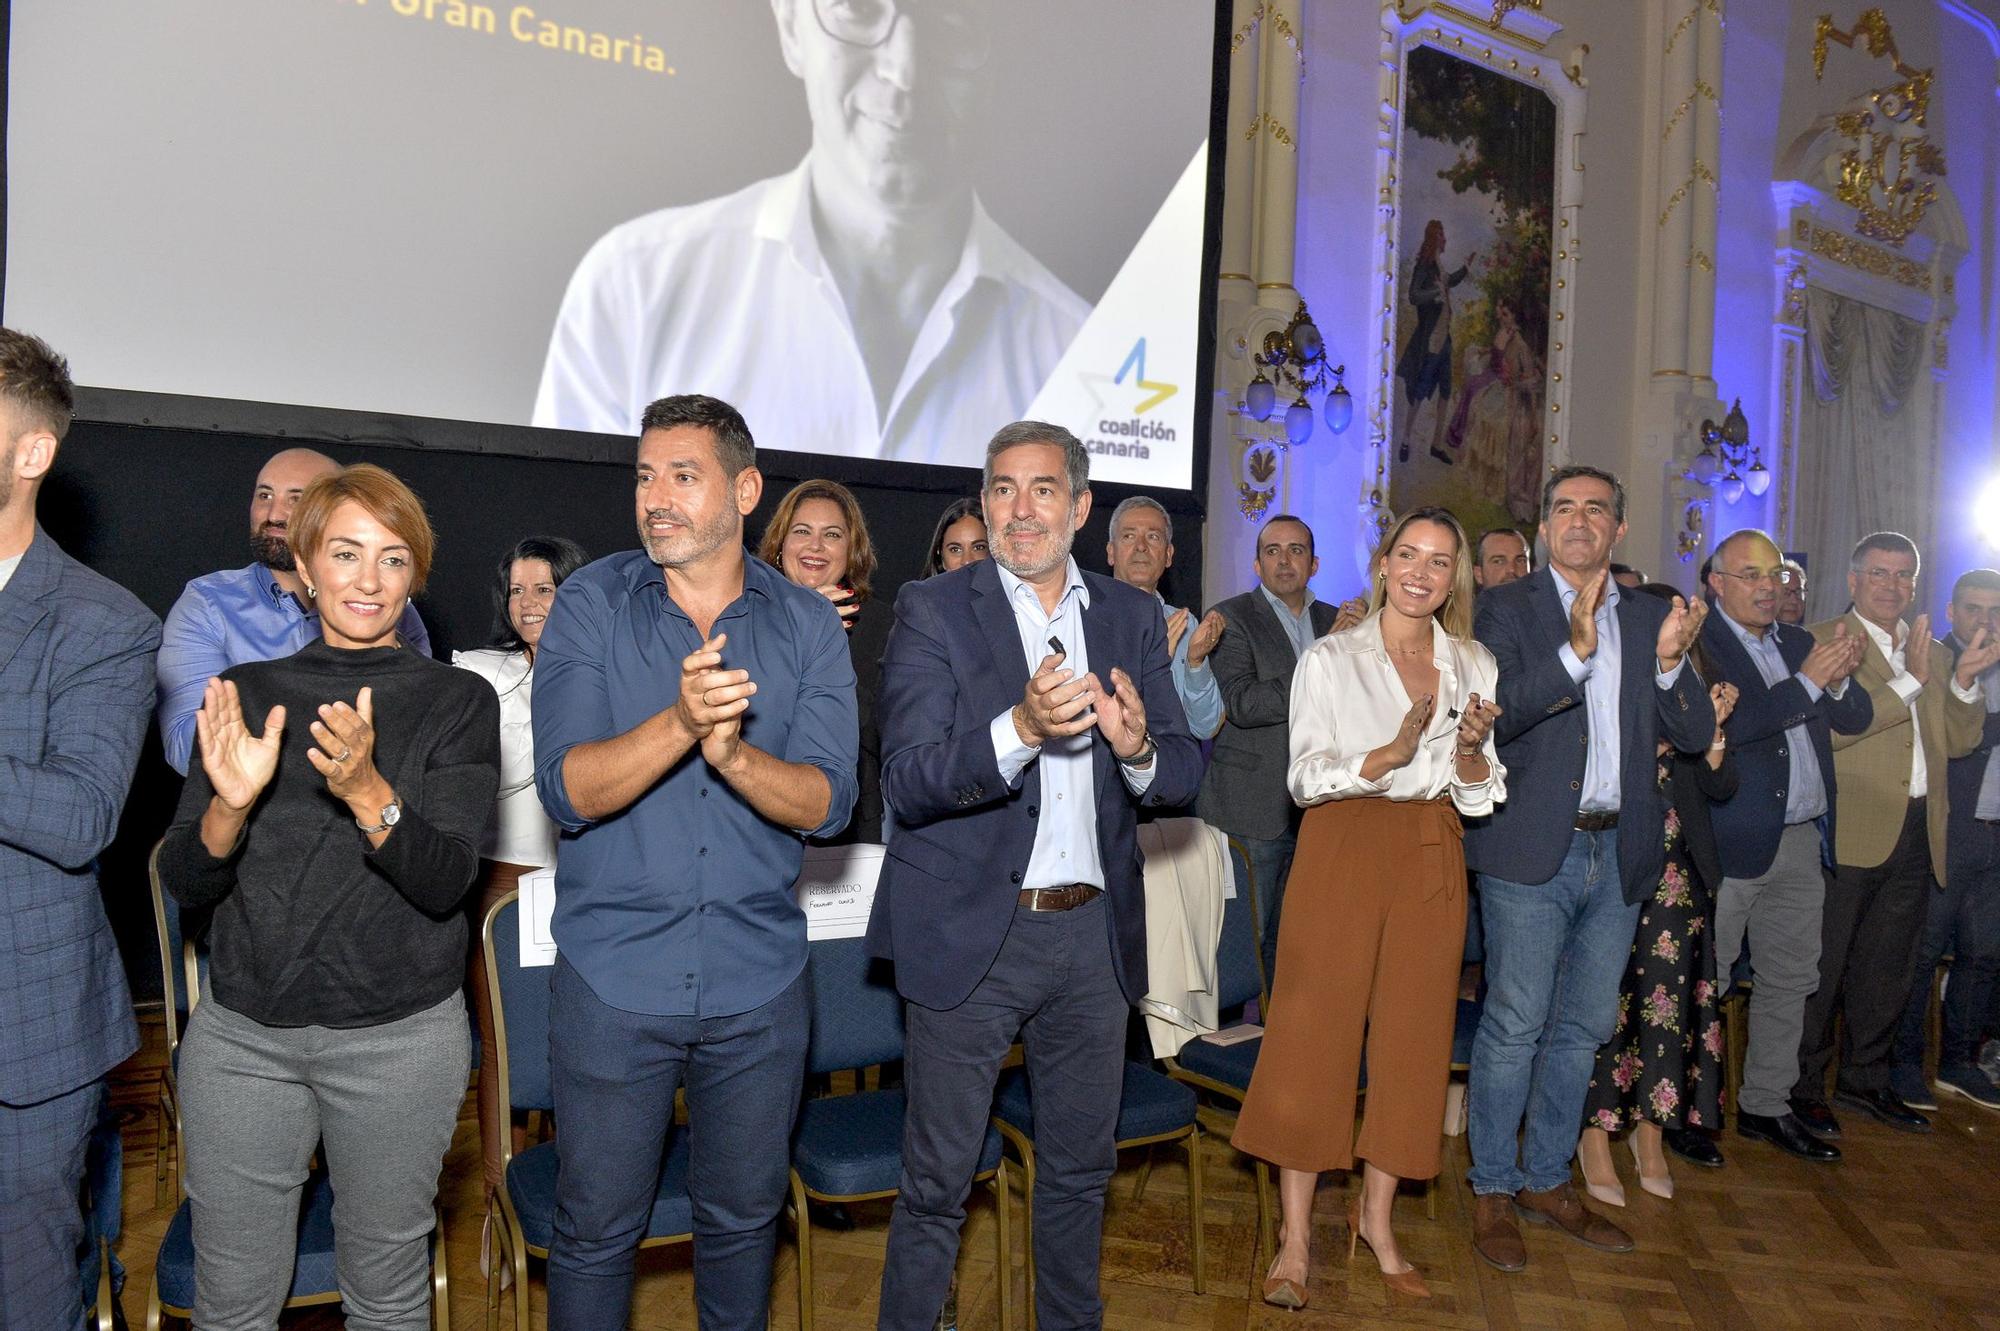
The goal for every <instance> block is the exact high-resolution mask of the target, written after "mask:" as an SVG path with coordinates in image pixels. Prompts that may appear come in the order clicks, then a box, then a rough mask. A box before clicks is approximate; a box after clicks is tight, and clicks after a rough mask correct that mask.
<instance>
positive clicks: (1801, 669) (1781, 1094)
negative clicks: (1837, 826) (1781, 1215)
mask: <svg viewBox="0 0 2000 1331" xmlns="http://www.w3.org/2000/svg"><path fill="white" fill-rule="evenodd" d="M1783 562H1784V557H1783V556H1782V555H1780V554H1779V553H1778V547H1777V546H1776V545H1775V544H1774V543H1773V542H1772V541H1771V538H1770V537H1768V536H1766V535H1765V534H1764V533H1763V532H1761V531H1755V530H1744V531H1739V532H1735V533H1733V534H1731V535H1730V536H1728V537H1727V538H1725V539H1724V540H1723V542H1722V543H1721V544H1720V545H1718V546H1717V547H1716V548H1715V555H1714V558H1713V559H1712V560H1711V561H1710V567H1709V572H1708V576H1707V582H1708V590H1709V594H1710V596H1711V597H1713V598H1714V601H1715V609H1716V611H1717V613H1715V614H1712V615H1710V616H1709V617H1708V621H1707V623H1706V624H1704V625H1703V626H1702V635H1701V640H1702V647H1703V648H1704V650H1705V652H1706V655H1707V658H1708V661H1709V663H1710V664H1711V666H1712V668H1713V669H1714V671H1715V673H1716V674H1718V675H1719V676H1720V677H1721V679H1720V681H1719V682H1726V683H1730V684H1734V685H1735V686H1736V689H1737V701H1736V709H1735V711H1733V712H1732V713H1731V714H1730V717H1729V720H1728V721H1727V722H1725V723H1724V724H1723V728H1722V729H1723V743H1725V744H1726V745H1728V746H1729V747H1731V748H1734V749H1735V750H1736V770H1737V773H1738V781H1737V787H1736V795H1735V797H1734V798H1733V799H1730V800H1727V801H1725V802H1724V803H1721V804H1717V805H1714V806H1713V807H1712V808H1711V809H1710V811H1709V812H1710V816H1711V818H1712V819H1713V821H1714V823H1715V840H1716V845H1717V848H1718V849H1719V850H1720V851H1721V856H1722V886H1721V887H1720V888H1719V889H1718V890H1717V892H1716V898H1715V956H1716V959H1717V963H1718V965H1719V966H1720V967H1721V969H1722V977H1721V978H1722V979H1723V980H1724V982H1727V980H1728V978H1729V970H1730V967H1731V966H1732V965H1733V964H1734V962H1735V960H1736V957H1737V955H1738V954H1739V953H1740V952H1741V951H1742V950H1743V940H1744V938H1745V937H1746V936H1747V937H1748V938H1749V940H1750V959H1751V966H1752V968H1753V972H1752V978H1753V980H1754V982H1755V983H1754V987H1753V988H1752V989H1751V992H1750V1039H1749V1044H1748V1048H1747V1050H1746V1051H1745V1054H1744V1059H1743V1084H1742V1086H1741V1087H1740V1088H1739V1089H1738V1091H1737V1096H1736V1108H1737V1114H1736V1130H1737V1132H1738V1133H1740V1134H1741V1135H1743V1136H1745V1137H1748V1138H1751V1139H1753V1140H1756V1141H1764V1142H1769V1143H1771V1144H1772V1145H1774V1146H1777V1147H1779V1148H1780V1149H1782V1150H1786V1151H1789V1152H1791V1153H1792V1154H1793V1155H1796V1156H1800V1157H1802V1158H1804V1159H1807V1160H1819V1161H1833V1160H1838V1159H1840V1148H1839V1147H1837V1146H1834V1145H1833V1144H1832V1143H1830V1142H1826V1141H1822V1140H1820V1139H1819V1137H1818V1136H1817V1135H1816V1134H1815V1133H1814V1132H1813V1131H1812V1129H1811V1126H1810V1125H1809V1123H1808V1121H1807V1119H1806V1118H1805V1117H1804V1116H1803V1114H1801V1113H1795V1112H1794V1109H1795V1108H1797V1106H1795V1105H1794V1104H1793V1103H1792V1101H1791V1095H1792V1088H1793V1086H1794V1084H1795V1083H1796V1082H1797V1081H1798V1074H1799V1038H1800V1031H1801V1030H1802V1029H1803V1023H1804V1020H1805V1008H1806V1000H1807V998H1808V997H1810V995H1811V994H1812V992H1813V991H1814V990H1815V989H1817V988H1818V987H1819V983H1820V976H1819V955H1820V931H1821V923H1822V912H1823V910H1824V907H1825V898H1826V883H1825V878H1824V876H1823V874H1822V872H1821V869H1820V863H1821V846H1822V831H1823V832H1824V836H1825V838H1826V840H1828V841H1830V840H1831V839H1832V837H1833V834H1834V826H1833V823H1834V808H1835V804H1834V791H1835V776H1836V773H1835V766H1834V759H1833V745H1832V742H1831V733H1830V732H1838V733H1840V734H1842V735H1858V734H1860V733H1861V732H1862V731H1864V730H1866V729H1867V728H1868V722H1869V720H1870V719H1871V718H1872V717H1873V715H1874V713H1873V710H1872V709H1871V707H1870V705H1869V698H1868V694H1867V692H1866V691H1865V690H1863V689H1859V688H1854V687H1851V686H1850V682H1849V679H1848V676H1850V675H1851V674H1853V673H1854V668H1855V667H1856V666H1857V665H1858V664H1860V661H1861V649H1862V642H1863V638H1862V634H1861V631H1860V629H1859V628H1858V627H1856V628H1852V629H1850V628H1849V627H1848V626H1845V625H1841V626H1836V628H1835V629H1834V631H1833V632H1832V633H1830V634H1829V635H1828V637H1827V640H1826V641H1825V642H1822V643H1820V644H1818V645H1815V644H1814V642H1813V638H1812V635H1811V634H1809V633H1807V632H1806V631H1805V630H1804V629H1798V628H1792V627H1788V626H1786V627H1781V626H1780V625H1778V623H1777V622H1776V620H1777V611H1778V587H1779V582H1778V576H1779V573H1780V570H1781V566H1782V564H1783ZM1807 1112H1813V1113H1815V1114H1818V1115H1823V1114H1826V1106H1825V1105H1824V1104H1822V1103H1820V1102H1819V1100H1818V1099H1817V1098H1816V1099H1815V1100H1814V1101H1813V1102H1812V1104H1811V1105H1810V1106H1808V1107H1807ZM1829 1117H1830V1116H1829ZM1668 1140H1669V1144H1670V1145H1671V1146H1672V1147H1673V1149H1674V1150H1675V1151H1676V1152H1678V1153H1679V1154H1681V1155H1683V1156H1686V1157H1688V1158H1690V1159H1693V1160H1696V1161H1697V1162H1698V1163H1704V1164H1719V1163H1720V1156H1719V1154H1717V1153H1715V1151H1714V1146H1713V1143H1704V1142H1703V1141H1701V1140H1700V1139H1698V1138H1695V1137H1693V1136H1691V1135H1689V1134H1675V1135H1674V1136H1673V1137H1670V1138H1669V1139H1668ZM1710 1157H1712V1158H1710Z"/></svg>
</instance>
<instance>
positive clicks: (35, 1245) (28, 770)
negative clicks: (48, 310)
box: [0, 329, 160, 1331]
mask: <svg viewBox="0 0 2000 1331" xmlns="http://www.w3.org/2000/svg"><path fill="white" fill-rule="evenodd" d="M73 411H74V398H73V395H72V392H71V388H70V381H69V367H68V365H67V364H66V363H65V362H64V361H63V359H62V358H61V357H60V356H57V355H56V354H55V353H54V352H53V351H51V350H50V349H49V348H48V346H47V344H45V343H44V342H42V341H41V340H40V339H39V338H33V337H29V336H27V335H25V334H22V333H17V332H13V331H11V330H8V329H0V438H4V440H5V447H4V448H0V459H4V470H0V698H5V699H6V700H7V701H6V704H5V706H4V707H0V958H5V963H4V964H0V1254H4V1255H0V1327H4V1328H6V1329H7V1331H25V1329H26V1328H31V1327H32V1328H35V1331H42V1328H49V1327H60V1328H80V1327H82V1326H83V1310H82V1302H81V1300H80V1299H79V1298H78V1297H77V1274H76V1273H77V1265H76V1263H77V1245H78V1242H79V1241H80V1240H81V1238H82V1237H83V1214H82V1212H81V1211H80V1210H79V1209H78V1206H77V1187H78V1184H79V1183H80V1182H81V1181H82V1178H83V1170H84V1152H85V1147H86V1145H87V1144H88V1142H89V1138H90V1130H91V1127H92V1125H94V1124H95V1123H96V1122H97V1114H98V1109H99V1106H100V1105H101V1104H102V1102H103V1097H104V1078H105V1074H106V1073H108V1072H109V1071H110V1070H111V1069H112V1068H113V1067H116V1066H117V1065H118V1064H119V1063H120V1062H121V1061H123V1060H124V1059H125V1057H126V1056H127V1055H129V1054H131V1052H132V1051H133V1050H134V1049H136V1048H138V1046H139V1031H138V1027H137V1026H136V1025H135V1024H134V1022H133V1020H132V998H131V995H130V994H128V993H127V992H126V989H125V971H124V967H123V966H122V965H121V964H120V962H119V960H118V945H117V943H116V942H115V941H114V940H113V938H112V936H111V923H110V921H109V920H107V919H106V918H105V915H104V903H103V900H102V898H101V897H99V896H98V892H97V856H98V855H99V854H100V853H101V852H102V851H103V850H104V848H105V847H106V846H108V845H110V844H111V838H112V835H113V834H114V833H115V832H117V830H118V814H119V811H120V810H121V809H122V808H123V807H124V803H125V792H126V790H127V789H128V788H129V787H130V786H131V784H132V769H133V768H134V767H135V766H136V765H137V764H138V761H139V746H140V743H141V742H142V741H143V739H144V737H145V733H146V724H147V721H148V719H149V717H150V715H151V712H152V699H153V654H154V653H155V652H157V651H158V650H159V646H160V622H159V620H157V619H155V618H154V617H153V616H152V614H151V613H150V612H149V611H147V609H146V608H145V607H144V606H142V605H140V604H139V602H138V600H137V598H135V597H134V596H133V595H132V594H131V593H130V592H128V591H126V590H125V589H124V588H123V587H120V586H118V585H116V584H115V583H112V582H109V581H107V580H105V579H104V578H102V577H99V576H98V575H97V574H95V573H92V572H91V571H90V570H89V569H87V568H85V567H83V565H81V564H79V563H77V562H76V561H75V560H73V559H71V558H70V557H69V556H68V555H66V554H64V553H63V552H62V551H61V550H60V549H59V548H57V546H56V543H55V542H54V541H52V540H50V539H49V537H48V534H47V533H46V532H44V531H42V530H41V528H40V527H38V526H36V525H35V499H36V495H37V493H38V492H39V491H40V489H41V485H42V481H43V479H44V478H46V477H47V476H48V474H49V469H50V467H51V466H52V465H53V464H54V462H55V457H56V450H57V448H58V446H59V445H60V443H61V440H62V436H63V434H64V432H65V431H67V429H68V428H69V422H70V417H71V415H72V413H73Z"/></svg>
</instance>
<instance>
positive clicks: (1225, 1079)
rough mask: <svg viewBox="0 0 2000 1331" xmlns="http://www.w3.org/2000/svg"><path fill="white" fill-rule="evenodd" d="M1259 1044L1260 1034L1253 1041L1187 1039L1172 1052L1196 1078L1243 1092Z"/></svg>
mask: <svg viewBox="0 0 2000 1331" xmlns="http://www.w3.org/2000/svg"><path fill="white" fill-rule="evenodd" d="M1263 1047H1264V1037H1262V1036H1261V1035H1260V1036H1258V1037H1257V1038H1256V1039H1254V1040H1244V1041H1241V1042H1240V1043H1237V1044H1230V1045H1221V1044H1215V1043H1213V1042H1211V1041H1208V1040H1189V1041H1188V1042H1187V1043H1186V1044H1184V1045H1182V1046H1181V1051H1180V1053H1178V1054H1176V1055H1174V1061H1175V1062H1177V1063H1179V1064H1180V1065H1181V1066H1182V1067H1184V1068H1186V1069H1187V1070H1188V1071H1189V1072H1192V1073H1194V1074H1195V1075H1196V1076H1198V1077H1206V1078H1208V1079H1209V1080H1210V1081H1218V1082H1221V1083H1222V1084H1223V1085H1224V1086H1234V1087H1235V1088H1236V1089H1237V1090H1239V1091H1247V1090H1249V1089H1250V1074H1251V1073H1253V1072H1255V1071H1256V1070H1257V1051H1258V1050H1260V1049H1262V1048H1263Z"/></svg>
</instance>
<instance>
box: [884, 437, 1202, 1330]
mask: <svg viewBox="0 0 2000 1331" xmlns="http://www.w3.org/2000/svg"><path fill="white" fill-rule="evenodd" d="M1089 467H1090V459H1089V455H1088V454H1087V453H1085V452H1084V449H1083V445H1082V444H1081V443H1079V442H1078V440H1077V438H1076V436H1075V435H1073V434H1071V433H1070V432H1069V431H1068V430H1065V429H1063V428H1062V427H1061V426H1058V425H1050V424H1046V423H1044V422H1038V421H1017V422H1016V423H1014V424H1012V425H1009V426H1007V427H1006V428H1005V429H1003V430H1001V431H1000V432H999V433H998V434H996V435H995V436H994V437H993V441H992V443H991V444H989V445H988V447H987V450H986V470H985V493H984V496H983V498H984V502H985V512H986V527H987V532H988V537H989V540H990V543H991V549H992V553H993V557H992V558H991V559H989V560H982V561H980V562H979V563H976V564H970V565H967V566H966V567H963V568H960V569H956V570H954V571H953V572H950V573H943V574H940V575H938V576H937V577H934V578H925V579H923V580H921V581H917V582H907V583H904V584H903V589H902V591H901V593H900V594H899V595H898V596H897V598H896V626H895V628H894V629H893V630H891V632H890V635H889V645H888V648H887V650H886V652H885V653H884V655H883V658H882V699H881V706H880V708H879V715H880V716H881V717H882V793H883V795H884V797H885V800H886V802H887V803H888V804H889V805H890V806H891V807H892V808H894V809H895V811H896V835H895V836H894V837H892V838H891V839H890V841H889V853H888V859H887V860H886V861H885V862H884V864H883V866H882V876H881V881H880V884H879V885H878V887H877V889H876V894H875V905H874V911H873V914H872V916H871V918H870V920H869V924H868V939H869V946H870V949H871V950H872V951H873V952H875V953H876V954H877V955H879V956H885V957H889V958H891V959H893V960H894V962H895V964H896V987H897V989H898V990H900V991H901V992H902V995H903V997H904V998H905V999H906V1000H907V1002H906V1005H905V1008H904V1023H905V1028H906V1030H907V1039H906V1041H905V1053H904V1069H905V1079H906V1084H907V1086H908V1100H907V1105H908V1107H907V1110H906V1111H905V1117H904V1120H903V1168H902V1177H901V1179H900V1181H899V1187H898V1191H897V1195H896V1204H895V1210H894V1213H893V1216H892V1218H891V1220H890V1223H889V1248H888V1256H887V1260H886V1261H885V1262H884V1264H883V1268H882V1297H881V1303H880V1312H879V1314H878V1322H877V1325H878V1326H880V1327H883V1328H889V1329H890V1331H896V1329H901V1331H930V1328H931V1327H933V1326H934V1325H935V1324H936V1321H937V1316H938V1310H939V1308H940V1307H941V1306H942V1305H943V1303H944V1299H945V1292H946V1289H947V1288H948V1287H949V1284H950V1281H951V1271H952V1264H953V1261H954V1260H955V1258H956V1256H957V1251H958V1240H959V1230H960V1227H961V1226H962V1225H963V1223H964V1220H965V1197H966V1193H967V1192H968V1191H970V1190H971V1187H972V1176H973V1174H974V1173H975V1172H976V1171H977V1169H978V1166H979V1161H980V1158H981V1154H982V1151H983V1150H984V1144H985V1141H986V1134H987V1131H988V1120H989V1116H990V1115H991V1113H992V1108H993V1092H994V1087H995V1085H996V1083H997V1081H998V1079H999V1076H1000V1066H1001V1063H1002V1062H1003V1061H1004V1060H1005V1058H1006V1057H1007V1053H1008V1050H1009V1049H1010V1048H1012V1046H1013V1044H1014V1042H1015V1040H1017V1039H1018V1040H1020V1041H1021V1044H1022V1046H1023V1047H1024V1050H1025V1052H1026V1056H1027V1076H1028V1082H1029V1085H1030V1086H1031V1087H1032V1088H1033V1094H1034V1114H1035V1148H1036V1162H1037V1169H1036V1174H1035V1196H1034V1214H1035V1224H1034V1245H1035V1254H1034V1257H1035V1272H1036V1283H1035V1308H1036V1316H1037V1319H1038V1321H1039V1323H1040V1324H1041V1325H1042V1326H1045V1327H1049V1328H1056V1327H1092V1326H1099V1325H1102V1323H1103V1320H1104V1305H1103V1301H1102V1298H1101V1297H1100V1295H1099V1292H1098V1266H1099V1261H1098V1259H1099V1254H1100V1252H1101V1249H1102V1243H1103V1223H1104V1189H1105V1186H1106V1184H1108V1183H1109V1181H1110V1178H1111V1174H1112V1171H1113V1169H1114V1168H1115V1167H1116V1165H1117V1150H1116V1147H1115V1145H1114V1142H1115V1129H1116V1126H1117V1120H1118V1109H1119V1101H1120V1099H1121V1094H1122V1086H1123V1083H1124V1063H1125V1059H1124V1050H1125V1027H1126V1023H1127V1021H1128V1020H1129V1017H1130V1009H1131V1005H1132V1004H1133V1003H1135V1002H1137V1001H1138V999H1139V998H1140V997H1141V996H1143V995H1144V994H1145V992H1146V987H1147V986H1146V898H1145V887H1144V884H1143V882H1142V880H1141V876H1140V867H1139V842H1138V834H1137V817H1136V814H1137V808H1136V806H1138V805H1141V804H1144V805H1147V806H1149V807H1154V808H1166V807H1173V806H1176V805H1181V804H1185V803H1186V802H1187V801H1188V800H1190V799H1192V798H1193V797H1194V792H1195V786H1196V783H1197V781H1198V779H1199V777H1200V773H1201V751H1200V748H1199V746H1198V745H1197V744H1196V742H1195V740H1194V737H1193V736H1191V735H1190V734H1188V731H1187V723H1186V721H1185V719H1184V718H1183V717H1182V715H1181V708H1180V704H1179V702H1178V700H1177V699H1176V698H1175V697H1174V692H1173V675H1172V671H1171V669H1170V667H1169V666H1168V663H1167V640H1166V628H1165V626H1164V625H1163V624H1162V623H1161V619H1160V612H1159V604H1158V602H1157V601H1156V600H1154V599H1153V598H1152V597H1149V596H1146V595H1145V594H1144V593H1142V592H1140V591H1139V590H1138V589H1136V588H1133V587H1129V586H1127V585H1125V584H1124V583H1121V582H1118V581H1115V580H1114V579H1111V578H1106V577H1102V576H1099V575H1098V574H1094V573H1084V572H1082V571H1081V570H1079V569H1078V568H1077V566H1076V560H1075V559H1074V558H1072V557H1071V554H1070V547H1071V544H1072V542H1073V541H1074V540H1075V537H1076V532H1077V530H1078V529H1079V528H1080V527H1082V526H1083V522H1084V519H1085V518H1086V517H1088V516H1089V514H1090V488H1089V486H1090V471H1089Z"/></svg>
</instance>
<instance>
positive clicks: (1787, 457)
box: [1778, 286, 1805, 545]
mask: <svg viewBox="0 0 2000 1331" xmlns="http://www.w3.org/2000/svg"><path fill="white" fill-rule="evenodd" d="M1799 303H1800V308H1801V314H1803V310H1804V304H1805V288H1804V287H1803V286H1801V287H1800V288H1799ZM1784 343H1785V364H1784V368H1783V370H1782V371H1781V372H1780V373H1781V380H1780V387H1779V390H1778V393H1779V401H1780V406H1779V421H1778V450H1779V453H1780V454H1781V456H1782V458H1783V461H1782V462H1780V464H1779V472H1778V475H1779V481H1780V484H1779V486H1778V534H1779V536H1780V537H1782V538H1783V539H1784V541H1785V543H1786V544H1788V545H1789V544H1790V543H1791V539H1792V486H1793V478H1794V477H1796V476H1797V475H1798V471H1797V462H1798V402H1799V340H1798V339H1797V338H1796V337H1788V338H1785V339H1784Z"/></svg>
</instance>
